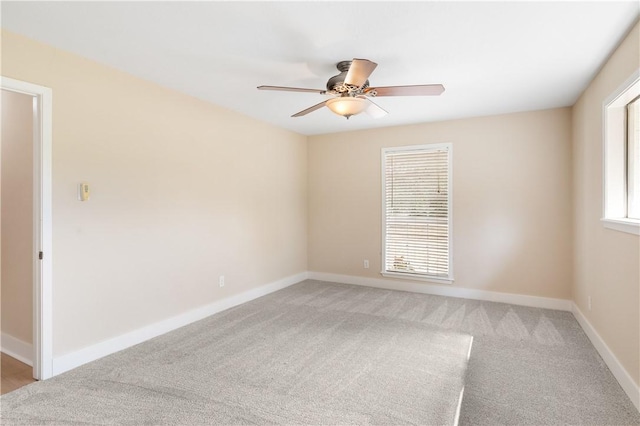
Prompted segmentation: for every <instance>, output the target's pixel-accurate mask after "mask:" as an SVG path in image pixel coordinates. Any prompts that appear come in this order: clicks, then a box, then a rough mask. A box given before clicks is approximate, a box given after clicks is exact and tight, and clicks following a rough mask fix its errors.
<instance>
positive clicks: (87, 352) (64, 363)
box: [53, 272, 308, 376]
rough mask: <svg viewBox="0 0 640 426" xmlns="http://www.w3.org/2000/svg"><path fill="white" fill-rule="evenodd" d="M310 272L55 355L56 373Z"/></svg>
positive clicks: (248, 299)
mask: <svg viewBox="0 0 640 426" xmlns="http://www.w3.org/2000/svg"><path fill="white" fill-rule="evenodd" d="M307 275H308V274H307V272H302V273H300V274H296V275H292V276H289V277H286V278H283V279H280V280H277V281H274V282H272V283H269V284H265V285H263V286H261V287H258V288H254V289H253V290H249V291H245V292H244V293H240V294H237V295H235V296H231V297H228V298H226V299H222V300H219V301H217V302H214V303H212V304H210V305H207V306H203V307H201V308H198V309H194V310H192V311H189V312H185V313H183V314H180V315H177V316H175V317H172V318H168V319H166V320H164V321H160V322H157V323H155V324H151V325H148V326H146V327H143V328H139V329H137V330H134V331H132V332H129V333H126V334H123V335H120V336H117V337H114V338H112V339H109V340H106V341H104V342H100V343H97V344H95V345H92V346H89V347H86V348H83V349H80V350H78V351H75V352H71V353H69V354H66V355H62V356H59V357H56V358H54V359H53V375H54V376H55V375H57V374H61V373H64V372H65V371H69V370H71V369H74V368H76V367H79V366H81V365H83V364H86V363H88V362H91V361H94V360H96V359H99V358H102V357H104V356H107V355H110V354H112V353H115V352H118V351H121V350H123V349H126V348H128V347H131V346H133V345H137V344H138V343H142V342H144V341H146V340H149V339H152V338H154V337H157V336H160V335H161V334H165V333H168V332H169V331H172V330H175V329H177V328H180V327H183V326H185V325H188V324H191V323H193V322H195V321H199V320H201V319H203V318H206V317H208V316H211V315H213V314H216V313H218V312H221V311H224V310H226V309H229V308H232V307H234V306H237V305H240V304H242V303H246V302H249V301H251V300H253V299H257V298H258V297H261V296H265V295H267V294H269V293H273V292H274V291H278V290H281V289H283V288H285V287H289V286H290V285H293V284H296V283H299V282H300V281H304V280H306V279H307Z"/></svg>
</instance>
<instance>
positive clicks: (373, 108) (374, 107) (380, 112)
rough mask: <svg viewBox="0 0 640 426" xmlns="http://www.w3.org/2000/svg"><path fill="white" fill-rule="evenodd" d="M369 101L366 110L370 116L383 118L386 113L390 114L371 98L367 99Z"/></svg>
mask: <svg viewBox="0 0 640 426" xmlns="http://www.w3.org/2000/svg"><path fill="white" fill-rule="evenodd" d="M365 99H367V98H365ZM367 100H368V101H369V106H368V107H367V109H365V110H364V112H366V113H367V114H369V116H370V117H373V118H382V117H384V116H385V115H387V114H389V113H388V112H387V111H385V110H384V109H382V108H381V107H380V106H379V105H378V104H376V103H374V102H373V101H372V100H371V99H367Z"/></svg>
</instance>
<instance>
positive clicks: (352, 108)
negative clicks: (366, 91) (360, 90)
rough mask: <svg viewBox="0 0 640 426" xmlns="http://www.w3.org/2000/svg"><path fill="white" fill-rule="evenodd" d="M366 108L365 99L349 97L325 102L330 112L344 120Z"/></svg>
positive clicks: (367, 104)
mask: <svg viewBox="0 0 640 426" xmlns="http://www.w3.org/2000/svg"><path fill="white" fill-rule="evenodd" d="M368 106H369V102H367V100H366V99H362V98H352V97H350V96H345V97H340V98H333V99H329V100H328V101H327V107H329V109H330V110H331V111H333V112H334V113H336V114H338V115H341V116H343V117H346V118H349V117H351V116H352V115H356V114H360V113H361V112H362V111H364V110H365V109H367V107H368Z"/></svg>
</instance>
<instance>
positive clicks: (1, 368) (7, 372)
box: [0, 353, 35, 395]
mask: <svg viewBox="0 0 640 426" xmlns="http://www.w3.org/2000/svg"><path fill="white" fill-rule="evenodd" d="M33 382H35V380H34V378H33V369H32V368H31V367H30V366H28V365H27V364H25V363H23V362H20V361H18V360H17V359H15V358H12V357H10V356H9V355H6V354H4V353H2V356H1V357H0V395H4V394H5V393H8V392H11V391H14V390H16V389H18V388H21V387H22V386H25V385H28V384H29V383H33Z"/></svg>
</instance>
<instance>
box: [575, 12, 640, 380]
mask: <svg viewBox="0 0 640 426" xmlns="http://www.w3.org/2000/svg"><path fill="white" fill-rule="evenodd" d="M639 40H640V33H639V29H638V24H636V26H635V28H634V29H633V30H632V31H631V33H630V34H629V35H628V36H627V37H626V39H625V40H624V42H623V43H622V44H621V45H620V46H619V47H618V49H617V50H616V52H615V53H614V54H613V55H612V56H611V58H610V59H609V61H608V62H607V64H606V65H605V66H604V67H603V68H602V70H601V71H600V73H599V74H598V75H597V76H596V78H595V79H594V80H593V81H592V82H591V84H590V85H589V87H588V88H587V90H586V91H585V92H584V93H583V94H582V96H581V97H580V99H579V100H578V102H577V103H576V104H575V106H574V107H573V151H574V171H573V175H574V178H573V180H574V185H573V197H574V205H575V223H574V228H575V231H574V236H575V281H574V286H573V297H574V300H575V302H576V304H577V305H578V307H579V308H580V310H581V311H582V312H583V313H584V315H585V316H586V317H587V319H588V320H589V322H591V324H592V325H593V326H594V327H595V329H596V330H597V331H598V333H599V334H600V336H601V337H602V339H603V340H604V341H605V342H606V344H607V345H608V346H609V348H611V350H612V351H613V352H614V354H615V355H616V357H617V358H618V359H619V360H620V362H621V363H622V365H623V366H624V367H625V368H626V370H627V371H628V372H629V374H630V375H631V377H633V379H634V380H635V381H636V383H638V384H640V239H639V237H638V236H637V235H632V234H626V233H623V232H619V231H614V230H611V229H606V228H604V227H603V226H602V224H601V223H600V218H601V217H602V104H603V101H604V100H605V99H606V98H607V97H608V96H609V95H610V94H611V93H613V92H614V91H615V90H616V89H617V88H618V87H619V86H620V85H621V84H622V83H624V81H625V80H626V79H627V78H628V77H629V76H631V74H632V73H633V72H634V71H636V70H637V69H638V68H639V67H640V42H639ZM589 296H591V300H592V302H591V303H592V308H591V310H589V308H588V297H589Z"/></svg>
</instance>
